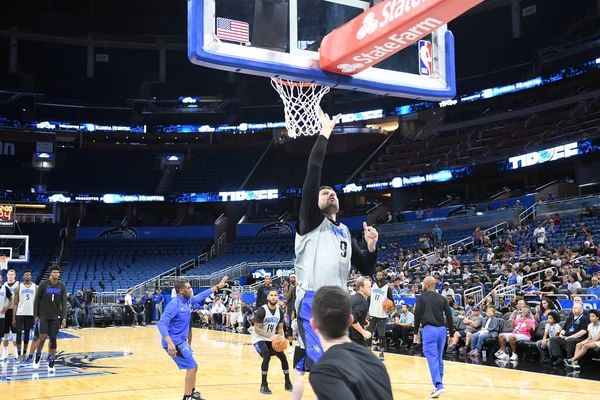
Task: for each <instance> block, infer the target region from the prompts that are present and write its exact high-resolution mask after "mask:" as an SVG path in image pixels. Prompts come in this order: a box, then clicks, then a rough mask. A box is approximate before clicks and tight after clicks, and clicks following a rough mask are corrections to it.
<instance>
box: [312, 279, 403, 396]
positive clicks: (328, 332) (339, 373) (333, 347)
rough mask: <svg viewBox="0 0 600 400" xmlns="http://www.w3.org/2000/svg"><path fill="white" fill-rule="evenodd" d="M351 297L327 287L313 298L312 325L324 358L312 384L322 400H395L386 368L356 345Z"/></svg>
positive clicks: (335, 287)
mask: <svg viewBox="0 0 600 400" xmlns="http://www.w3.org/2000/svg"><path fill="white" fill-rule="evenodd" d="M352 322H353V317H352V312H351V306H350V296H349V295H348V293H347V292H346V291H345V290H344V289H342V288H340V287H338V286H323V287H321V288H320V289H319V290H317V293H316V294H315V297H314V298H313V302H312V319H311V326H312V328H313V329H314V330H315V332H316V333H317V334H318V335H319V339H321V344H322V346H323V352H324V354H323V356H322V357H321V358H320V359H319V362H318V363H316V364H315V365H314V366H313V367H312V368H311V373H310V375H309V380H310V384H311V386H312V388H313V391H314V392H315V395H316V396H317V399H319V400H339V399H344V400H351V399H354V400H367V399H368V400H372V399H377V400H390V399H393V395H392V385H391V382H390V376H389V375H388V373H387V370H386V369H385V366H384V365H383V363H381V361H379V359H378V358H377V357H376V356H375V355H374V354H373V353H372V352H370V351H369V350H368V349H367V348H365V347H363V346H361V345H358V344H356V343H353V342H352V341H351V340H350V338H349V337H348V326H349V325H351V324H352Z"/></svg>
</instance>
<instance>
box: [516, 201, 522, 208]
mask: <svg viewBox="0 0 600 400" xmlns="http://www.w3.org/2000/svg"><path fill="white" fill-rule="evenodd" d="M514 208H523V205H521V200H517V201H515V206H514Z"/></svg>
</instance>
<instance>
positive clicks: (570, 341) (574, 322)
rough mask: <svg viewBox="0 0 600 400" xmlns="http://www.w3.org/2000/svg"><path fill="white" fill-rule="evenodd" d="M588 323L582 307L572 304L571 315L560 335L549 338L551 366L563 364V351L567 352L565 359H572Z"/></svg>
mask: <svg viewBox="0 0 600 400" xmlns="http://www.w3.org/2000/svg"><path fill="white" fill-rule="evenodd" d="M589 323H590V320H589V318H588V317H587V316H586V315H585V314H584V313H583V306H582V305H581V304H579V303H575V302H574V303H573V308H572V314H571V315H570V316H569V318H567V321H566V322H565V326H564V327H563V329H562V330H561V331H560V334H559V335H558V336H554V337H552V338H550V352H551V353H552V364H553V365H556V366H558V365H562V364H563V359H562V355H563V351H564V350H565V349H566V350H567V359H570V358H573V356H574V355H575V347H576V345H577V343H579V342H582V341H584V340H585V338H586V333H587V327H588V325H589Z"/></svg>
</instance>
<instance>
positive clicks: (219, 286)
mask: <svg viewBox="0 0 600 400" xmlns="http://www.w3.org/2000/svg"><path fill="white" fill-rule="evenodd" d="M227 279H229V277H228V276H227V275H225V276H224V277H223V279H221V282H219V283H218V284H216V285H214V286H211V287H210V288H208V289H206V290H205V291H203V292H200V293H198V294H197V295H195V296H194V297H192V299H191V300H190V303H191V304H192V305H193V304H197V303H202V302H204V300H206V299H207V298H208V297H209V296H210V295H211V294H213V293H217V292H218V291H219V289H223V288H224V287H225V286H227Z"/></svg>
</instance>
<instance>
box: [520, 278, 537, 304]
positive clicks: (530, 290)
mask: <svg viewBox="0 0 600 400" xmlns="http://www.w3.org/2000/svg"><path fill="white" fill-rule="evenodd" d="M539 290H540V289H539V288H538V287H537V286H534V284H533V281H532V280H531V279H527V284H526V285H525V287H524V288H523V296H524V297H525V299H527V301H534V300H539V299H540V296H538V291H539Z"/></svg>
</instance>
